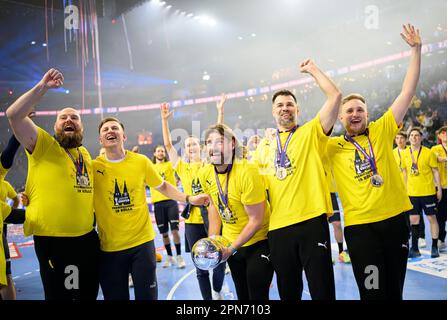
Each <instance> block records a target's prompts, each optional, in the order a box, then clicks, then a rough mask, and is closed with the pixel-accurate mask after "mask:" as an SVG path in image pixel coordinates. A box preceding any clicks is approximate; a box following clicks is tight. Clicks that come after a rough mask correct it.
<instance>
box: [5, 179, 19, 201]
mask: <svg viewBox="0 0 447 320" xmlns="http://www.w3.org/2000/svg"><path fill="white" fill-rule="evenodd" d="M5 184H6V190H7V193H6V196H7V197H8V198H9V199H15V198H17V192H16V191H15V190H14V188H13V187H12V186H11V184H10V183H9V182H8V181H5Z"/></svg>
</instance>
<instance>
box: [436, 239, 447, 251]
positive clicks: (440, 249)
mask: <svg viewBox="0 0 447 320" xmlns="http://www.w3.org/2000/svg"><path fill="white" fill-rule="evenodd" d="M446 247H447V246H446V245H445V242H442V241H441V240H438V249H439V251H444V250H445V248H446Z"/></svg>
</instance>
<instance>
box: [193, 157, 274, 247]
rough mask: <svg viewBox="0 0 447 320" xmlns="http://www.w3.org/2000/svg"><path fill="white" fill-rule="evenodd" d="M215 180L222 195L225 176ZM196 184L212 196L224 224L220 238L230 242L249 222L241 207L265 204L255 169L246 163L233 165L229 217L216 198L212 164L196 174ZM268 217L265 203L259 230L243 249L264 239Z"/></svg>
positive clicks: (263, 193)
mask: <svg viewBox="0 0 447 320" xmlns="http://www.w3.org/2000/svg"><path fill="white" fill-rule="evenodd" d="M218 177H219V181H220V185H221V187H222V190H223V192H225V189H226V181H227V174H226V173H224V174H218ZM199 180H200V184H201V185H202V188H203V191H204V192H205V193H207V194H209V195H210V196H211V198H212V200H213V203H214V206H215V207H216V209H217V211H218V212H219V215H220V218H221V220H222V223H223V228H222V236H223V237H224V238H226V239H228V240H229V241H230V242H233V241H235V240H236V239H237V237H238V236H239V234H240V233H241V231H242V230H243V229H244V228H245V226H246V225H247V223H248V220H249V219H248V215H247V213H246V212H245V208H244V205H253V204H258V203H261V202H263V201H265V200H266V197H265V187H264V185H263V181H262V178H261V176H260V175H259V172H258V169H257V167H256V166H254V165H252V164H250V163H248V162H247V161H246V160H237V161H235V163H234V165H233V168H232V169H231V171H230V174H229V181H228V207H229V209H230V212H231V213H230V215H229V216H227V215H226V214H225V212H224V209H225V206H224V204H223V202H222V199H221V198H220V195H219V189H218V187H217V182H216V177H215V174H214V166H213V165H211V164H208V165H206V166H204V167H203V168H202V169H201V170H200V172H199ZM269 216H270V207H269V205H268V202H266V210H265V213H264V220H263V223H262V227H261V228H260V229H259V230H258V231H256V233H255V234H254V235H253V237H252V238H251V239H250V240H248V241H247V242H246V243H245V244H244V245H243V247H246V246H249V245H252V244H254V243H256V242H258V241H261V240H264V239H267V232H268V224H269Z"/></svg>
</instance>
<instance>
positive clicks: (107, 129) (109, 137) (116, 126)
mask: <svg viewBox="0 0 447 320" xmlns="http://www.w3.org/2000/svg"><path fill="white" fill-rule="evenodd" d="M126 140H127V137H126V135H125V133H124V129H123V128H122V126H121V124H120V123H119V122H118V121H114V120H111V121H107V122H105V123H103V124H102V126H101V128H100V129H99V143H100V144H101V146H103V147H104V148H105V149H113V148H116V147H118V148H123V147H124V141H126Z"/></svg>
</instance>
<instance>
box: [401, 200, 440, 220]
mask: <svg viewBox="0 0 447 320" xmlns="http://www.w3.org/2000/svg"><path fill="white" fill-rule="evenodd" d="M436 200H437V199H436V196H435V195H432V196H424V197H410V201H411V204H412V205H413V209H411V210H410V211H408V213H409V214H410V216H413V215H418V214H422V210H423V211H424V213H425V215H426V216H432V215H435V214H436V212H437V211H438V209H437V204H438V201H436Z"/></svg>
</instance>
